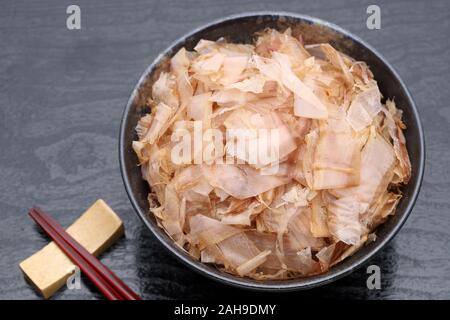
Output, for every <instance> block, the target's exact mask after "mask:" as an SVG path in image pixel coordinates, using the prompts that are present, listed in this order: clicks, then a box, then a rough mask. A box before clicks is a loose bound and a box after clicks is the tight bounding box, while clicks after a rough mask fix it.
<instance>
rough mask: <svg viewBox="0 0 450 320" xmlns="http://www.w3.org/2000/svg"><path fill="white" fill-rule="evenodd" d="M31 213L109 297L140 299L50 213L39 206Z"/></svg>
mask: <svg viewBox="0 0 450 320" xmlns="http://www.w3.org/2000/svg"><path fill="white" fill-rule="evenodd" d="M29 214H30V216H31V217H32V218H33V220H34V221H36V222H37V223H38V224H39V225H40V226H41V227H42V228H43V229H44V231H45V232H46V233H47V234H48V235H49V236H50V237H51V238H52V239H53V240H54V241H55V243H56V244H57V245H58V246H59V247H60V248H61V250H63V251H64V253H65V254H66V255H67V256H68V257H69V258H70V259H71V260H72V262H73V263H75V264H77V265H78V266H79V267H80V269H81V271H82V272H83V273H84V274H85V275H86V276H87V277H88V278H89V280H91V281H92V282H93V283H94V285H96V286H97V288H98V289H99V290H100V291H101V292H102V293H103V295H104V296H105V297H106V298H107V299H109V300H140V297H139V296H138V295H137V294H136V293H134V292H133V291H132V290H131V289H130V288H129V287H128V286H127V285H126V284H125V283H123V281H122V280H120V279H119V278H118V277H117V276H116V275H115V274H114V273H113V272H112V271H111V270H110V269H109V268H108V267H106V266H105V265H103V264H102V263H101V262H100V261H99V260H98V259H97V258H95V257H94V256H93V255H91V254H90V253H89V252H88V251H87V250H86V249H85V248H84V247H83V246H82V245H81V244H79V243H78V242H77V241H76V240H75V239H74V238H73V237H72V236H70V235H69V234H68V233H67V232H66V231H65V230H64V229H63V228H62V227H61V225H60V224H59V223H58V222H57V221H56V220H55V219H53V218H52V217H51V216H50V215H49V214H47V213H45V212H44V211H43V210H41V209H39V208H32V209H30V212H29Z"/></svg>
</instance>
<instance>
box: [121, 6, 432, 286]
mask: <svg viewBox="0 0 450 320" xmlns="http://www.w3.org/2000/svg"><path fill="white" fill-rule="evenodd" d="M288 27H289V28H291V29H292V32H293V34H294V35H296V34H299V33H301V34H302V35H303V38H304V40H305V43H306V44H308V43H318V42H329V43H330V44H331V45H332V46H334V47H335V48H336V49H338V50H340V51H342V52H343V53H345V54H347V55H349V56H351V57H353V58H354V59H356V60H361V61H365V62H366V63H367V64H368V66H369V67H370V69H371V71H372V72H373V74H374V76H375V79H376V80H377V82H378V86H379V88H380V91H381V93H382V94H383V96H384V97H389V98H395V102H396V104H397V106H398V107H399V108H400V109H401V110H403V120H404V122H405V124H406V125H407V129H406V130H405V132H404V133H405V137H406V141H407V146H408V152H409V156H410V158H411V165H412V176H411V180H410V182H409V184H408V185H406V186H404V187H403V188H402V192H403V197H402V199H401V201H400V203H399V205H398V207H397V211H396V213H395V215H394V216H392V217H390V218H389V219H388V220H387V221H386V222H385V223H384V224H382V225H381V226H379V228H378V229H377V240H376V241H375V242H372V243H370V244H367V245H365V246H364V247H362V248H361V249H360V250H359V251H357V252H356V253H355V254H354V255H352V256H351V257H349V258H347V259H345V260H344V261H343V262H341V263H339V264H337V265H336V266H334V267H332V268H331V269H330V270H329V271H328V272H326V273H324V274H320V275H316V276H311V277H306V278H297V279H292V280H280V281H257V280H252V279H247V278H241V277H237V276H233V275H230V274H227V273H224V272H222V271H219V270H218V269H216V268H215V267H214V266H211V265H207V264H203V263H201V262H199V261H196V260H194V259H193V258H191V257H190V256H189V254H187V253H186V252H185V251H183V250H182V249H180V248H179V247H178V246H177V245H175V244H174V242H173V241H172V240H171V239H170V238H169V237H168V236H167V234H166V233H165V232H164V231H163V230H162V229H161V228H160V227H158V226H157V224H156V221H155V218H154V217H153V215H151V214H149V204H148V201H147V195H148V193H149V187H148V185H147V182H146V181H144V180H143V179H142V176H141V170H140V168H139V167H138V166H137V163H138V159H137V157H136V155H135V153H134V151H133V149H132V146H131V145H132V141H133V140H136V139H137V135H136V133H135V127H136V124H137V122H138V120H139V118H140V117H141V116H143V115H144V114H146V113H148V112H149V110H147V109H146V108H145V101H146V99H147V98H149V97H150V95H151V87H152V85H153V83H154V82H155V81H156V80H157V79H158V77H159V74H160V73H161V71H164V70H167V68H168V61H169V59H170V57H171V56H173V55H174V54H175V53H176V52H177V51H178V50H179V49H180V48H182V47H185V48H186V49H187V50H192V49H193V47H194V46H195V45H196V43H197V42H198V41H199V40H200V39H209V40H217V39H218V38H220V37H224V38H225V39H227V40H228V41H230V42H238V43H252V42H253V41H254V40H255V32H257V31H261V30H263V29H265V28H275V29H277V30H281V31H284V30H285V29H286V28H288ZM119 157H120V170H121V173H122V177H123V181H124V184H125V188H126V191H127V193H128V196H129V198H130V201H131V203H132V205H133V207H134V209H135V210H136V212H137V213H138V215H139V217H140V218H141V219H142V221H143V222H144V223H145V225H146V226H147V227H148V229H149V230H150V231H151V232H152V233H153V234H154V235H155V237H156V238H157V239H158V240H159V241H160V242H161V243H162V244H163V245H164V247H166V248H167V249H168V250H169V251H170V252H172V253H173V254H174V255H175V256H176V257H177V258H178V259H180V260H181V261H182V262H184V263H185V264H186V265H188V266H189V267H191V268H192V269H194V270H196V271H198V272H200V273H201V274H203V275H205V276H207V277H209V278H211V279H214V280H217V281H220V282H221V283H224V284H229V285H233V286H236V287H241V288H246V289H255V290H267V291H289V290H300V289H308V288H312V287H317V286H320V285H323V284H326V283H329V282H332V281H334V280H337V279H339V278H341V277H343V276H345V275H347V274H349V273H351V272H352V271H354V270H355V269H357V268H358V267H360V266H361V265H363V264H364V263H365V262H366V261H367V260H368V259H370V258H371V257H372V256H373V255H375V254H376V253H377V252H378V251H380V250H381V249H382V248H383V247H384V246H385V245H386V243H388V242H389V241H390V240H391V239H392V238H393V237H394V235H395V234H396V233H397V232H398V231H399V230H400V228H401V226H402V225H403V224H404V222H405V221H406V219H407V217H408V215H409V214H410V212H411V210H412V208H413V206H414V203H415V201H416V198H417V195H418V193H419V189H420V185H421V182H422V176H423V172H424V159H425V149H424V137H423V130H422V126H421V123H420V119H419V115H418V112H417V109H416V107H415V105H414V101H413V99H412V97H411V95H410V94H409V92H408V90H407V88H406V86H405V84H404V83H403V81H402V80H401V79H400V77H399V76H398V74H397V73H396V72H395V71H394V69H393V68H392V67H391V66H390V64H389V63H388V62H387V61H386V60H385V59H384V58H383V57H382V56H381V55H380V54H379V53H377V52H376V51H375V50H374V49H373V48H371V47H370V46H369V45H368V44H366V43H365V42H363V41H362V40H361V39H359V38H358V37H356V36H354V35H352V34H351V33H349V32H348V31H345V30H343V29H341V28H340V27H338V26H336V25H333V24H331V23H328V22H325V21H322V20H319V19H316V18H312V17H308V16H304V15H300V14H294V13H286V12H255V13H244V14H240V15H234V16H230V17H226V18H223V19H220V20H217V21H214V22H212V23H209V24H207V25H205V26H202V27H200V28H198V29H196V30H194V31H192V32H191V33H189V34H188V35H186V36H183V37H181V38H180V39H178V40H177V41H175V42H174V43H173V44H172V45H170V46H169V48H167V49H166V50H165V51H164V52H163V53H161V54H160V55H159V56H158V57H157V58H156V59H155V60H154V62H153V63H152V64H151V65H150V66H148V68H147V69H146V70H145V71H144V73H143V74H142V76H141V78H140V79H139V81H138V83H137V85H136V86H135V88H134V90H133V92H132V94H131V97H130V99H129V101H128V103H127V106H126V108H125V111H124V114H123V118H122V123H121V128H120V138H119Z"/></svg>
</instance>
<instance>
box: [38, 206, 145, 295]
mask: <svg viewBox="0 0 450 320" xmlns="http://www.w3.org/2000/svg"><path fill="white" fill-rule="evenodd" d="M33 209H34V210H35V211H36V212H37V213H38V214H40V215H41V217H42V218H44V219H45V220H46V221H47V222H48V223H49V224H50V225H51V226H52V227H53V228H54V229H55V231H56V232H58V233H59V234H61V235H63V237H64V234H65V235H66V236H65V237H64V238H65V239H64V240H65V241H66V242H67V243H68V244H69V245H70V246H71V247H72V248H73V249H74V250H76V251H77V252H78V253H79V254H80V255H81V256H82V257H83V259H84V260H86V261H87V263H88V264H89V265H90V266H91V267H92V268H94V269H95V271H96V272H98V273H99V274H101V275H103V277H106V278H107V279H106V280H107V281H108V282H110V284H111V286H112V287H113V288H114V289H115V290H116V291H117V292H118V293H119V294H120V295H121V296H122V297H123V298H124V299H126V300H140V299H141V298H140V297H139V296H138V295H137V294H136V293H134V292H133V290H131V289H130V288H129V287H128V286H127V285H126V284H125V283H123V281H122V280H120V279H119V278H118V277H117V276H116V275H115V274H114V272H112V271H111V270H110V269H109V268H108V267H106V266H105V265H104V264H102V263H101V262H100V261H99V260H98V259H97V258H96V257H94V256H93V255H92V254H90V253H89V252H88V251H87V250H86V249H85V248H84V247H83V246H82V245H81V244H80V243H78V242H77V241H76V240H75V239H74V238H73V237H72V236H71V235H70V234H68V233H67V232H66V230H64V228H63V227H61V225H60V224H59V223H58V222H57V221H56V220H55V219H54V218H53V217H51V216H50V215H49V214H48V213H46V212H45V211H43V210H42V209H40V208H37V207H34V208H33Z"/></svg>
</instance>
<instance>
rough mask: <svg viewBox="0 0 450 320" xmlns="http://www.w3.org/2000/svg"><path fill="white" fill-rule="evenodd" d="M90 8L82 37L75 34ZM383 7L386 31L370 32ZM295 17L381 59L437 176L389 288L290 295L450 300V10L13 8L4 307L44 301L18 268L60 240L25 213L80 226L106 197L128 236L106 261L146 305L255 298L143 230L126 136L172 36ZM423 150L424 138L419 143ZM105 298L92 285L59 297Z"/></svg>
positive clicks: (389, 258)
mask: <svg viewBox="0 0 450 320" xmlns="http://www.w3.org/2000/svg"><path fill="white" fill-rule="evenodd" d="M72 3H76V4H78V5H80V7H81V15H82V16H81V18H82V30H79V31H69V30H67V29H66V25H65V21H66V13H65V11H66V7H67V6H68V5H69V4H72ZM373 3H377V4H379V5H380V7H381V14H382V28H381V30H377V31H370V30H368V29H367V28H366V25H365V21H366V17H367V15H366V8H367V6H368V4H373ZM250 10H286V11H293V12H298V13H303V14H308V15H311V16H315V17H318V18H322V19H325V20H329V21H331V22H334V23H336V24H339V25H340V26H342V27H343V28H345V29H347V30H349V31H351V32H353V33H355V34H356V35H358V36H360V37H361V38H363V39H364V40H366V41H367V42H369V43H370V44H372V45H373V46H374V47H375V48H376V49H378V51H379V52H381V54H383V55H384V56H385V57H386V58H387V59H388V61H389V62H391V63H392V65H393V66H394V67H395V68H396V70H397V71H398V72H399V74H400V75H401V76H402V78H403V79H404V81H405V83H406V84H407V86H408V87H409V89H410V91H411V93H412V95H413V97H414V99H415V101H416V103H417V106H418V108H419V111H420V114H421V116H422V121H423V125H424V128H425V135H426V147H427V168H426V174H425V178H424V183H423V187H422V191H421V194H420V197H419V200H418V202H417V204H416V206H415V209H414V211H413V212H412V214H411V216H410V218H409V220H408V221H407V223H406V225H405V226H404V228H403V229H402V230H401V232H400V233H399V235H398V236H397V237H396V238H395V240H394V241H393V242H391V244H390V245H389V246H388V247H387V248H385V250H383V252H382V253H381V254H380V255H378V256H377V257H376V258H375V259H374V260H373V261H371V263H376V264H379V265H380V267H381V270H382V290H379V291H369V290H367V289H366V286H365V282H366V277H367V275H366V273H365V268H363V269H361V270H359V271H357V272H355V273H353V274H352V275H351V276H348V277H347V278H345V279H342V280H340V281H338V282H336V283H334V284H332V285H328V286H325V287H322V288H319V289H315V290H311V291H308V292H300V293H290V294H286V295H278V297H282V298H295V299H298V298H304V297H350V298H400V299H403V298H450V261H449V260H450V249H449V243H450V212H449V209H450V195H449V191H450V171H449V168H448V163H449V161H448V159H449V158H450V149H449V144H448V140H449V134H450V128H449V124H450V107H449V101H450V93H449V92H450V89H449V83H450V72H449V71H450V70H449V64H450V61H449V56H450V45H449V40H448V38H449V36H450V28H449V19H450V3H449V2H448V1H444V0H442V1H431V0H430V1H406V0H402V1H395V3H394V1H390V2H388V1H386V2H381V1H368V2H367V1H356V0H353V1H317V0H314V1H300V0H295V1H274V0H272V1H264V0H258V1H256V0H255V1H253V0H223V1H186V0H185V1H119V0H115V1H103V0H102V1H78V0H77V1H70V2H69V1H61V0H55V1H48V0H45V1H26V2H25V1H2V9H1V10H0V46H1V50H0V217H1V218H2V220H1V222H0V298H4V299H5V298H19V299H36V298H39V296H38V295H37V294H36V293H35V292H34V291H33V290H32V289H31V287H30V286H29V285H27V284H26V282H25V281H24V279H23V277H22V274H21V272H20V271H19V269H18V263H19V262H20V261H21V260H22V259H24V258H26V257H27V256H29V255H30V254H32V253H33V252H35V251H36V250H38V249H39V248H41V247H42V246H43V245H45V244H46V243H47V242H48V239H47V238H46V237H45V236H44V235H43V234H42V233H41V232H40V231H39V230H38V228H36V227H35V225H34V223H33V222H32V221H31V219H29V218H28V217H27V215H26V212H27V209H28V208H29V207H30V206H32V205H40V206H42V207H43V208H45V209H46V210H48V211H49V212H50V213H52V214H54V215H55V216H56V218H57V219H58V220H59V221H60V222H61V223H62V224H64V225H69V224H70V223H71V222H72V221H73V220H74V219H75V218H76V217H77V216H78V215H79V214H80V213H81V212H82V211H84V210H85V209H86V208H87V207H89V205H90V204H91V203H93V202H94V201H95V200H96V199H97V198H103V199H105V200H106V201H107V202H108V203H109V204H110V205H111V206H112V207H113V209H114V210H115V211H116V212H118V213H119V215H120V216H121V217H122V218H123V219H124V221H125V224H126V238H124V239H121V240H120V241H119V242H118V243H117V244H116V245H114V246H113V247H112V249H111V250H109V251H108V252H106V253H105V254H104V255H103V256H102V261H103V262H104V263H105V264H107V265H108V266H110V267H111V269H113V270H114V271H115V272H117V274H118V275H119V276H120V277H121V278H123V279H124V280H125V281H126V282H127V283H128V284H130V286H131V287H133V288H134V289H135V290H136V291H138V292H139V293H140V294H141V295H142V296H143V297H144V298H148V299H177V298H192V299H197V298H202V297H212V296H213V297H216V298H218V297H222V296H223V297H239V296H241V297H242V298H251V297H261V296H267V294H259V293H251V292H246V291H241V290H237V289H232V288H228V287H224V286H222V285H219V284H217V283H215V282H212V281H211V280H208V279H205V278H203V277H202V276H199V275H197V274H196V273H194V272H193V271H191V270H189V269H187V268H186V267H185V266H183V265H181V264H180V263H179V262H178V261H176V260H174V259H173V258H172V257H171V256H169V255H168V253H166V251H165V250H163V248H162V246H161V245H159V244H158V243H157V242H156V241H155V239H153V238H152V237H151V236H150V235H149V232H148V231H147V230H146V229H145V228H144V226H143V225H142V224H141V222H140V221H139V220H138V218H137V216H136V215H135V213H134V212H133V209H132V207H131V205H130V203H129V201H128V198H127V196H126V194H125V191H124V188H123V184H122V180H121V177H120V172H119V164H118V155H117V153H118V150H117V144H118V143H117V140H118V132H119V122H120V118H121V115H122V111H123V107H124V106H125V103H126V101H127V98H128V96H129V94H130V92H131V90H132V88H133V86H134V84H135V83H136V81H137V79H138V77H139V76H140V74H141V73H142V71H143V70H144V69H145V67H146V66H147V65H148V64H149V63H150V62H151V61H152V59H153V58H154V57H155V56H156V55H157V54H158V52H160V51H161V50H162V49H164V48H165V47H166V46H167V45H168V44H169V43H170V42H171V41H173V40H175V39H176V38H177V37H179V36H181V35H183V34H184V33H186V32H187V31H188V30H190V29H192V28H195V27H197V26H200V25H201V24H203V23H206V22H208V21H210V20H212V19H215V18H219V17H222V16H225V15H228V14H233V13H240V12H243V11H250ZM412 143H414V142H412ZM73 298H77V299H96V298H101V297H100V295H99V294H98V293H97V292H96V290H95V288H93V287H92V286H90V285H89V284H88V283H87V281H84V282H83V288H82V289H81V290H73V291H70V290H62V291H60V292H59V293H58V294H57V295H56V296H55V297H54V299H73Z"/></svg>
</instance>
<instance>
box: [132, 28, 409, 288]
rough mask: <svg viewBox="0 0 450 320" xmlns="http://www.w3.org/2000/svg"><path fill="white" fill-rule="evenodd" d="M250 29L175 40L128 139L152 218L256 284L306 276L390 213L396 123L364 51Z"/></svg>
mask: <svg viewBox="0 0 450 320" xmlns="http://www.w3.org/2000/svg"><path fill="white" fill-rule="evenodd" d="M257 35H258V38H257V40H256V42H255V44H254V45H251V44H234V43H228V42H226V41H225V40H224V39H219V40H217V41H210V40H201V41H199V43H198V44H197V45H196V46H195V48H194V51H192V52H191V51H187V50H186V49H184V48H182V49H181V50H179V51H178V52H177V53H176V54H175V55H174V56H173V57H172V59H171V60H170V67H169V69H168V70H165V71H164V72H161V74H160V76H159V78H158V79H157V81H156V82H155V83H154V84H153V87H152V92H151V99H148V103H149V107H151V112H150V113H149V114H147V115H144V116H143V117H142V118H141V119H140V120H139V122H138V124H137V127H136V132H137V137H138V139H137V140H136V141H134V142H133V149H134V151H135V153H136V155H137V156H138V159H139V163H138V164H139V165H140V166H141V169H142V176H143V178H144V179H145V180H146V181H147V182H148V183H149V185H150V187H151V193H150V194H149V197H148V198H149V204H150V211H151V214H153V215H154V216H155V217H156V219H157V222H158V225H159V226H160V227H161V228H163V229H164V230H165V231H166V232H167V234H168V235H169V236H170V237H171V238H172V239H173V240H174V241H175V242H176V243H177V244H178V245H179V246H181V247H182V248H184V249H185V250H186V252H188V253H189V254H190V255H191V256H192V257H193V258H194V259H197V260H200V261H201V262H203V263H210V264H214V265H216V266H217V267H218V268H220V269H221V270H223V271H225V272H228V273H231V274H234V275H238V276H242V277H250V278H254V279H259V280H272V279H277V280H279V279H290V278H295V277H305V276H310V275H314V274H319V273H322V272H326V271H327V270H328V269H329V268H330V267H332V266H333V265H335V264H337V263H339V262H340V261H342V260H343V259H345V258H346V257H348V256H350V255H352V254H353V253H354V252H356V251H357V250H359V249H360V248H361V247H362V246H363V245H364V243H365V242H366V241H368V239H369V240H371V241H376V240H375V239H376V236H375V233H374V232H375V231H376V230H375V228H376V227H377V226H378V225H380V224H381V223H383V222H384V221H385V220H386V219H387V218H388V216H389V215H392V214H395V209H396V206H397V204H398V203H399V201H400V198H401V194H400V192H399V191H398V190H399V188H398V187H399V186H401V185H402V184H406V183H407V182H408V180H409V178H410V176H411V163H410V160H409V157H408V151H407V148H406V140H405V136H404V135H403V130H404V129H405V125H404V123H403V122H402V120H401V115H402V114H401V111H400V110H399V109H397V107H396V105H395V103H394V101H392V100H387V101H386V103H383V102H382V95H381V93H380V91H379V88H378V85H377V82H376V80H375V79H374V78H373V74H372V73H371V71H370V69H369V67H368V66H367V65H366V64H365V63H364V62H363V61H355V60H354V59H352V58H351V57H349V56H347V55H345V54H343V53H341V52H339V51H338V50H336V48H333V47H332V46H331V45H330V44H327V43H317V44H314V43H313V44H307V45H305V44H304V43H303V40H302V39H303V38H302V37H301V35H295V36H294V35H293V34H292V32H291V30H290V29H287V30H285V31H284V32H279V31H276V30H273V29H268V30H265V31H263V32H261V33H258V34H257ZM240 130H241V131H242V130H244V131H245V132H246V135H239V134H237V135H236V134H234V133H236V132H241V131H240ZM271 130H276V133H277V134H276V135H274V136H270V139H267V137H268V136H267V135H265V134H266V133H267V132H272V131H271ZM211 132H212V133H211ZM232 133H233V134H232ZM186 137H187V138H186ZM196 137H197V138H198V137H200V140H198V139H196ZM180 141H181V142H180ZM180 143H183V144H180ZM185 145H187V146H189V148H187V149H183V148H180V146H185ZM249 146H253V147H255V146H257V147H258V148H259V149H258V151H261V150H262V151H264V153H266V154H270V155H271V157H269V158H264V159H263V158H260V157H259V153H256V152H254V150H253V149H251V148H249ZM174 150H176V151H177V152H180V150H181V151H185V154H184V157H183V159H184V161H174V158H173V157H174V154H175V155H176V154H178V153H176V152H174ZM274 150H275V151H276V152H275V153H274V154H271V152H272V151H274ZM230 160H231V161H230Z"/></svg>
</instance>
